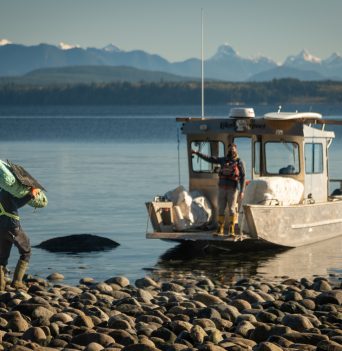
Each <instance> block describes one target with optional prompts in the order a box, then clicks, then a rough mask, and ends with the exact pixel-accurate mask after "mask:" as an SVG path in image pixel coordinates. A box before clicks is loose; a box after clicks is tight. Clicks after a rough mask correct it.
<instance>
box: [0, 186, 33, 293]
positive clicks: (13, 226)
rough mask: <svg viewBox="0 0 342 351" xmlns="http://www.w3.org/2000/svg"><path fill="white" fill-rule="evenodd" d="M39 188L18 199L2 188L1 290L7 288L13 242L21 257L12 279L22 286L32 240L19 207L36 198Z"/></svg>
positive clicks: (0, 193)
mask: <svg viewBox="0 0 342 351" xmlns="http://www.w3.org/2000/svg"><path fill="white" fill-rule="evenodd" d="M38 191H39V190H38V189H36V188H32V190H31V191H30V192H29V193H28V194H27V195H25V196H24V197H22V198H21V199H18V198H16V197H14V196H13V195H11V194H10V193H9V192H7V191H5V190H3V189H1V190H0V291H4V290H5V286H6V281H5V270H6V265H7V263H8V259H9V256H10V253H11V249H12V246H13V244H14V245H15V246H16V247H17V248H18V251H19V254H20V258H19V261H18V263H17V266H16V268H15V271H14V274H13V280H12V286H13V287H14V288H22V287H23V284H22V279H23V277H24V274H25V272H26V269H27V266H28V262H29V260H30V257H31V245H30V240H29V238H28V236H27V235H26V233H25V232H24V231H23V229H22V227H21V225H20V218H19V215H18V208H20V207H22V206H24V205H26V204H27V203H28V202H29V201H30V200H31V199H34V197H35V196H36V194H37V192H38Z"/></svg>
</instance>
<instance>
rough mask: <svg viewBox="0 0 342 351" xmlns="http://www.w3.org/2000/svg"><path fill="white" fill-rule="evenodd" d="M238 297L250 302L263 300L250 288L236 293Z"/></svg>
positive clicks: (263, 300)
mask: <svg viewBox="0 0 342 351" xmlns="http://www.w3.org/2000/svg"><path fill="white" fill-rule="evenodd" d="M237 298H238V299H242V300H246V301H248V302H249V303H250V304H253V303H260V302H265V299H264V298H263V297H261V296H260V295H259V294H258V293H256V292H255V291H251V290H245V291H243V292H242V293H241V294H239V295H238V297H237Z"/></svg>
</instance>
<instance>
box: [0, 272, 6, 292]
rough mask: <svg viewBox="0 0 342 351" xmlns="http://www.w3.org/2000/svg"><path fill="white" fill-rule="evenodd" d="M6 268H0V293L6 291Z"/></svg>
mask: <svg viewBox="0 0 342 351" xmlns="http://www.w3.org/2000/svg"><path fill="white" fill-rule="evenodd" d="M5 271H6V269H5V266H0V292H2V291H5V289H6V276H5Z"/></svg>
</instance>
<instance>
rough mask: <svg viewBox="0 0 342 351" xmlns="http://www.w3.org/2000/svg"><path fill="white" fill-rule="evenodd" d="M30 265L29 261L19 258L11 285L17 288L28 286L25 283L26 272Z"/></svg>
mask: <svg viewBox="0 0 342 351" xmlns="http://www.w3.org/2000/svg"><path fill="white" fill-rule="evenodd" d="M27 267H28V262H26V261H24V260H19V261H18V263H17V266H16V267H15V271H14V274H13V280H12V284H11V286H12V287H13V288H16V289H24V288H26V286H25V284H24V283H23V278H24V274H25V272H26V269H27Z"/></svg>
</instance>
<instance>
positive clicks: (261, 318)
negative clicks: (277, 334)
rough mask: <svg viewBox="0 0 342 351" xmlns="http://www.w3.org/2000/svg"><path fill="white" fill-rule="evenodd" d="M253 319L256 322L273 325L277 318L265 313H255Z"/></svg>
mask: <svg viewBox="0 0 342 351" xmlns="http://www.w3.org/2000/svg"><path fill="white" fill-rule="evenodd" d="M255 318H256V319H257V321H258V322H263V323H275V322H276V320H277V318H278V316H277V315H275V314H273V313H270V312H267V311H260V312H259V313H257V315H256V316H255Z"/></svg>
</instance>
